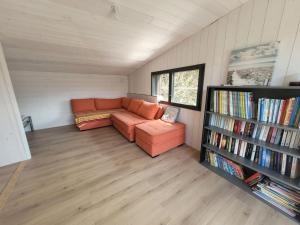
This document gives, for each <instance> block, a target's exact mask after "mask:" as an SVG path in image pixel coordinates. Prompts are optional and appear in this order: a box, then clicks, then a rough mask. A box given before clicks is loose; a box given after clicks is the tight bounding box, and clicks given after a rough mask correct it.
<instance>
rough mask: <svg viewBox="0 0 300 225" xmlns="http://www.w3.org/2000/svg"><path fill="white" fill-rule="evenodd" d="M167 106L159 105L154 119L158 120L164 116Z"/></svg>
mask: <svg viewBox="0 0 300 225" xmlns="http://www.w3.org/2000/svg"><path fill="white" fill-rule="evenodd" d="M166 108H167V106H165V105H159V109H158V110H157V113H156V115H155V117H154V119H156V120H158V119H160V118H161V117H162V115H164V113H165V110H166Z"/></svg>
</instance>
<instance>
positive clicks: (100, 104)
mask: <svg viewBox="0 0 300 225" xmlns="http://www.w3.org/2000/svg"><path fill="white" fill-rule="evenodd" d="M95 104H96V109H97V110H103V109H120V108H122V99H121V98H115V99H104V98H96V99H95Z"/></svg>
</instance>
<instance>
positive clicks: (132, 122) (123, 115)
mask: <svg viewBox="0 0 300 225" xmlns="http://www.w3.org/2000/svg"><path fill="white" fill-rule="evenodd" d="M111 120H112V122H113V126H114V127H115V128H116V129H117V130H119V131H120V132H121V134H123V135H124V136H125V137H126V138H127V139H128V140H129V141H134V140H135V131H134V130H135V126H136V125H137V124H141V123H145V122H147V121H149V120H146V119H144V118H143V117H141V116H138V115H136V114H134V113H131V112H128V111H127V112H117V113H113V114H112V117H111Z"/></svg>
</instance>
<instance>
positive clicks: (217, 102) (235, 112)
mask: <svg viewBox="0 0 300 225" xmlns="http://www.w3.org/2000/svg"><path fill="white" fill-rule="evenodd" d="M212 95H213V96H212V98H211V99H212V101H211V105H210V110H211V111H212V112H217V113H220V114H226V115H230V116H237V117H241V118H245V119H251V118H254V117H253V116H254V115H255V111H254V110H255V107H254V104H255V103H254V101H253V95H252V92H237V91H222V90H220V91H213V92H212Z"/></svg>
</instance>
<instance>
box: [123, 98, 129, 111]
mask: <svg viewBox="0 0 300 225" xmlns="http://www.w3.org/2000/svg"><path fill="white" fill-rule="evenodd" d="M130 101H131V99H130V98H126V97H125V98H122V107H123V108H124V109H128V106H129V104H130Z"/></svg>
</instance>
